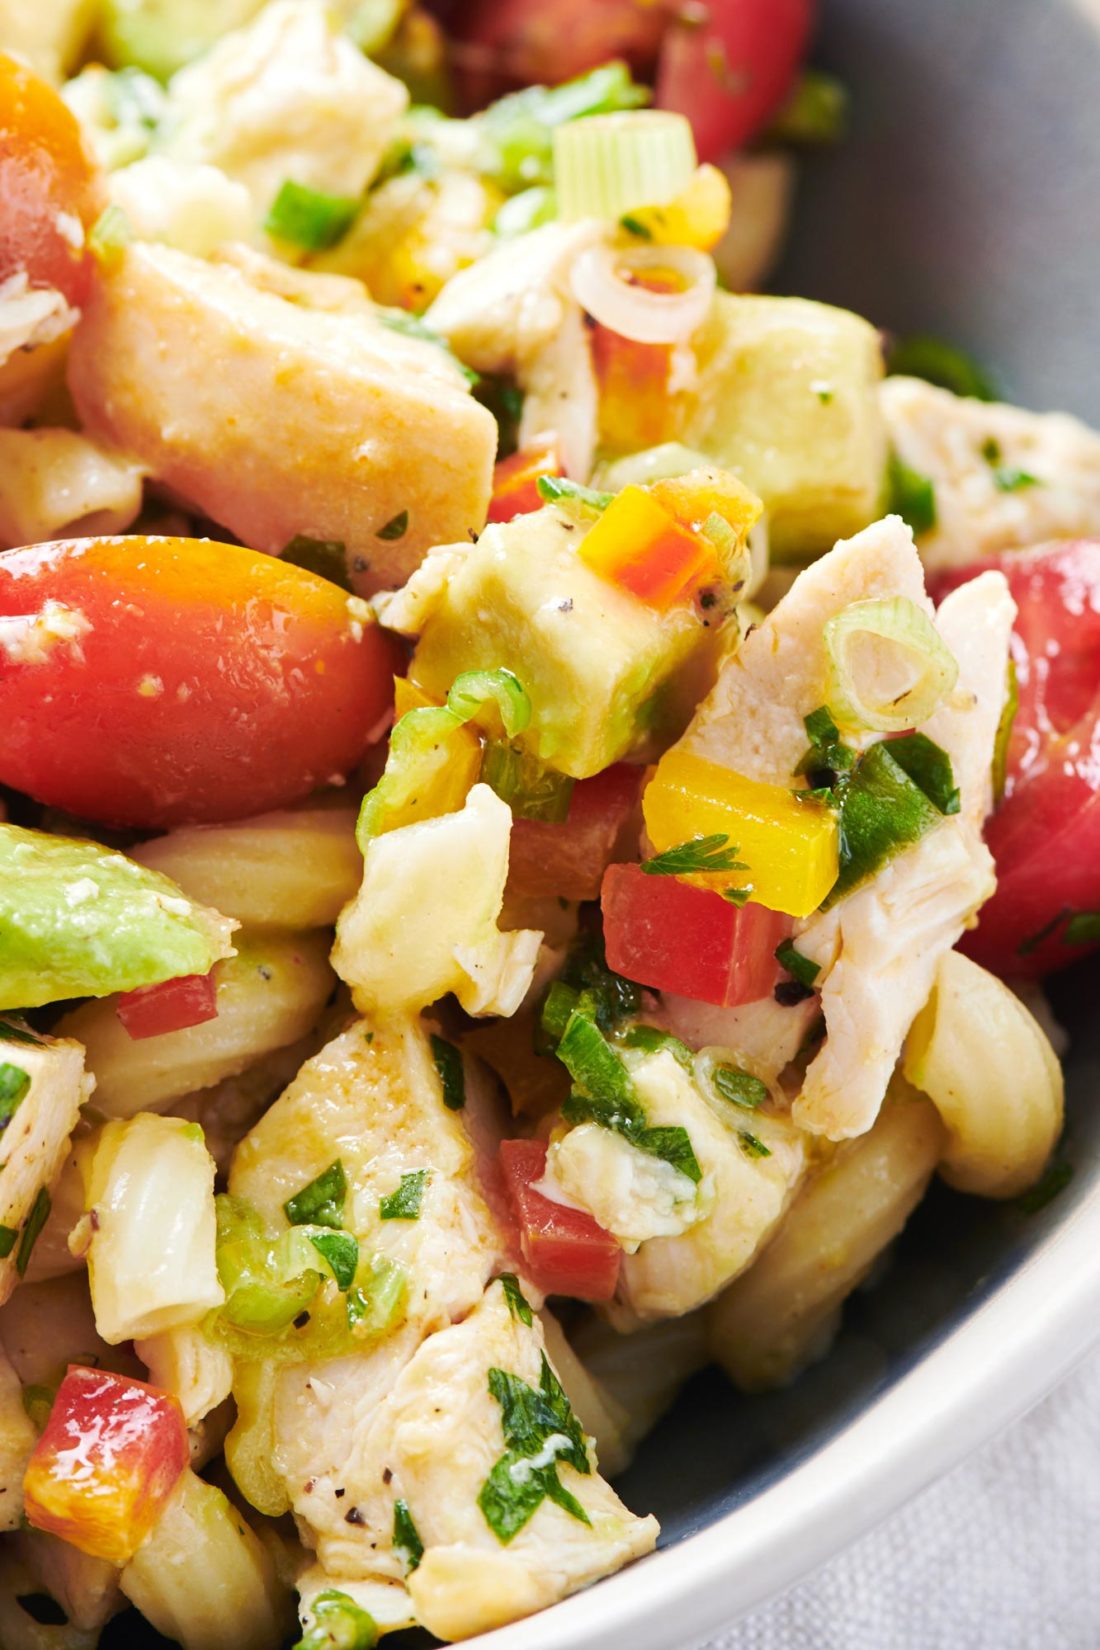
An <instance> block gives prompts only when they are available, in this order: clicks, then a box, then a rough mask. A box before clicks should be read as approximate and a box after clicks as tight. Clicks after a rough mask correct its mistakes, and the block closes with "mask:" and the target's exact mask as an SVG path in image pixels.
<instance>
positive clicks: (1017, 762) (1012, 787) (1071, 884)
mask: <svg viewBox="0 0 1100 1650" xmlns="http://www.w3.org/2000/svg"><path fill="white" fill-rule="evenodd" d="M990 569H995V570H997V571H999V572H1002V573H1003V574H1004V575H1005V578H1006V579H1007V580H1008V584H1009V588H1010V589H1011V591H1012V595H1013V597H1014V599H1015V601H1016V603H1017V607H1018V614H1017V619H1016V624H1015V628H1014V633H1013V638H1012V651H1013V658H1014V661H1015V664H1016V673H1017V684H1018V692H1019V709H1018V711H1017V714H1016V720H1015V723H1014V725H1013V730H1012V736H1011V739H1010V741H1009V746H1008V761H1007V767H1006V782H1005V795H1004V799H1003V801H1002V802H1001V803H1000V805H999V806H998V807H997V809H996V810H995V812H994V813H993V815H992V817H991V818H990V819H989V820H988V821H987V823H986V831H985V835H986V841H987V843H988V844H989V847H990V849H991V851H992V853H993V856H994V859H995V860H996V862H997V891H996V893H995V894H994V896H993V898H992V899H991V900H990V901H989V902H988V903H987V904H986V905H984V906H983V907H982V910H981V914H980V917H979V919H978V927H977V928H976V929H975V930H974V931H973V932H972V933H969V934H967V935H965V936H964V938H963V940H962V942H961V945H960V949H961V950H963V951H965V952H966V953H967V954H968V955H969V956H971V957H973V958H974V959H975V961H977V962H980V963H981V964H982V965H983V966H984V967H986V968H990V969H992V970H993V971H994V972H995V973H998V974H1007V975H1023V976H1028V977H1033V978H1035V977H1039V976H1041V975H1043V974H1048V973H1051V972H1053V971H1054V970H1056V969H1059V968H1064V967H1065V966H1066V965H1067V964H1068V963H1071V962H1074V961H1076V959H1077V958H1078V957H1081V956H1083V955H1085V954H1086V953H1087V952H1088V951H1090V950H1093V949H1095V945H1094V944H1085V945H1076V944H1075V945H1070V944H1069V943H1068V942H1067V937H1066V934H1067V929H1066V919H1068V917H1069V916H1070V915H1071V914H1073V913H1075V912H1095V911H1100V541H1096V540H1072V541H1066V542H1059V543H1055V544H1050V545H1040V546H1038V547H1037V548H1036V549H1034V550H1024V551H1013V552H1012V553H1010V554H1008V555H1004V556H994V557H990V558H988V559H987V560H985V561H982V562H977V563H974V564H973V565H971V566H969V567H965V568H961V569H958V570H956V571H953V572H951V573H947V574H943V575H940V576H939V577H937V578H935V579H934V580H932V581H931V584H930V587H931V590H932V594H933V596H934V597H935V599H936V600H937V601H940V600H942V599H943V597H944V596H945V595H947V594H948V592H949V591H951V590H953V589H956V588H957V587H958V586H959V585H960V584H965V583H967V582H968V581H969V580H970V579H972V578H975V577H977V575H978V574H979V573H983V572H986V571H988V570H990Z"/></svg>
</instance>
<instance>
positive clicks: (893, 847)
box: [822, 741, 943, 910]
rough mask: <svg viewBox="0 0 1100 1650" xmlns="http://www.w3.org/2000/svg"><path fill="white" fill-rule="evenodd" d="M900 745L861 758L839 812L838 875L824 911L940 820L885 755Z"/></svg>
mask: <svg viewBox="0 0 1100 1650" xmlns="http://www.w3.org/2000/svg"><path fill="white" fill-rule="evenodd" d="M895 743H901V741H889V742H887V741H880V742H879V743H878V744H877V745H872V746H871V748H870V749H869V750H868V751H866V752H865V753H864V755H863V756H862V757H861V759H860V761H859V764H858V766H857V767H856V769H855V771H854V773H853V775H852V777H851V779H850V781H849V782H848V785H847V788H846V789H845V791H844V798H843V801H842V803H841V808H840V875H839V876H838V877H837V880H836V882H835V883H834V884H833V887H832V889H831V890H830V893H829V896H828V898H827V899H826V900H825V901H824V904H823V907H822V909H825V910H827V909H828V907H829V906H830V905H833V904H835V903H836V901H837V900H838V899H840V898H841V897H842V896H843V895H844V894H847V893H848V892H849V891H850V890H851V889H853V888H855V887H857V886H858V885H859V883H861V882H865V881H866V880H867V878H868V877H871V876H874V874H875V872H876V871H877V870H878V869H879V868H880V866H882V865H885V864H886V862H887V861H888V860H890V859H893V857H894V855H895V854H898V853H900V852H901V851H902V849H903V848H908V847H909V846H910V845H911V844H912V843H914V842H918V841H919V840H920V838H921V837H922V836H924V834H925V833H926V832H927V831H930V830H931V829H932V827H933V826H934V825H937V824H938V823H939V821H940V820H941V819H942V818H943V813H942V810H941V809H939V808H938V807H937V806H936V805H935V803H934V802H933V801H931V800H930V799H929V797H927V796H926V795H925V793H924V791H923V790H922V789H921V787H920V786H919V785H918V784H917V783H916V782H915V781H914V780H912V779H911V778H910V777H909V775H908V774H907V773H906V772H905V770H904V768H903V767H902V766H901V764H900V763H899V762H895V760H894V758H893V756H892V755H891V751H892V750H893V748H894V744H895Z"/></svg>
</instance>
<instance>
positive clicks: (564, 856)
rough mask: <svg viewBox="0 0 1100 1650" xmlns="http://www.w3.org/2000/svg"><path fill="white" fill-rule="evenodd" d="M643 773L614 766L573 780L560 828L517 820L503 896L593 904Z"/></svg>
mask: <svg viewBox="0 0 1100 1650" xmlns="http://www.w3.org/2000/svg"><path fill="white" fill-rule="evenodd" d="M641 783H642V770H641V769H640V768H632V767H631V766H630V765H629V764H628V763H626V762H616V763H615V764H614V765H613V766H612V767H610V768H605V769H604V771H603V772H602V773H597V774H594V775H593V777H592V778H591V779H578V780H577V783H576V784H575V785H574V786H573V794H572V796H571V797H570V799H569V813H568V814H567V815H566V817H565V819H563V820H562V821H561V823H560V824H550V823H548V822H547V821H545V820H541V819H517V820H516V821H515V823H514V824H513V826H512V838H511V843H510V848H509V859H508V892H509V893H510V894H514V895H518V896H520V897H523V896H526V897H527V898H530V899H552V898H553V897H554V896H555V895H557V896H560V897H561V898H562V899H598V898H599V895H600V879H601V878H602V876H603V873H604V870H605V868H606V867H607V865H608V864H609V863H610V861H611V859H612V857H613V856H614V854H615V851H616V848H617V847H618V842H619V837H620V835H621V833H622V831H623V828H624V826H625V825H626V824H627V823H628V821H629V819H630V816H631V814H632V813H633V812H634V809H635V806H636V804H637V801H638V792H639V790H640V789H641Z"/></svg>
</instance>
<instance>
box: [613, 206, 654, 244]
mask: <svg viewBox="0 0 1100 1650" xmlns="http://www.w3.org/2000/svg"><path fill="white" fill-rule="evenodd" d="M619 223H620V224H621V225H622V227H623V228H624V229H625V230H626V232H627V234H628V235H637V237H638V239H639V240H640V241H651V240H652V239H653V231H652V230H651V229H650V228H649V226H648V224H644V223H643V222H642V220H641V219H640V218H633V217H631V215H630V214H629V212H628V213H627V215H626V217H625V218H620V219H619Z"/></svg>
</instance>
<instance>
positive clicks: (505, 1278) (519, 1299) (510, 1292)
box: [499, 1272, 534, 1329]
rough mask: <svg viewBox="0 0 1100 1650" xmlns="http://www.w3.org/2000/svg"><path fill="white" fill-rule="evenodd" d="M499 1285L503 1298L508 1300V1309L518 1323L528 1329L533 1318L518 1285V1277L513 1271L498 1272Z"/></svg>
mask: <svg viewBox="0 0 1100 1650" xmlns="http://www.w3.org/2000/svg"><path fill="white" fill-rule="evenodd" d="M499 1282H500V1287H501V1288H502V1289H503V1290H504V1299H505V1300H506V1301H507V1302H508V1310H509V1312H510V1313H511V1314H512V1316H513V1318H515V1319H516V1321H517V1322H518V1323H521V1324H523V1325H524V1327H525V1328H527V1329H530V1327H531V1325H532V1323H533V1322H534V1319H533V1317H532V1315H531V1306H530V1303H529V1302H528V1300H527V1297H526V1295H525V1294H524V1293H523V1290H522V1289H521V1288H520V1286H519V1279H518V1278H517V1277H516V1274H515V1273H514V1272H502V1273H501V1274H500V1279H499Z"/></svg>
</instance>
